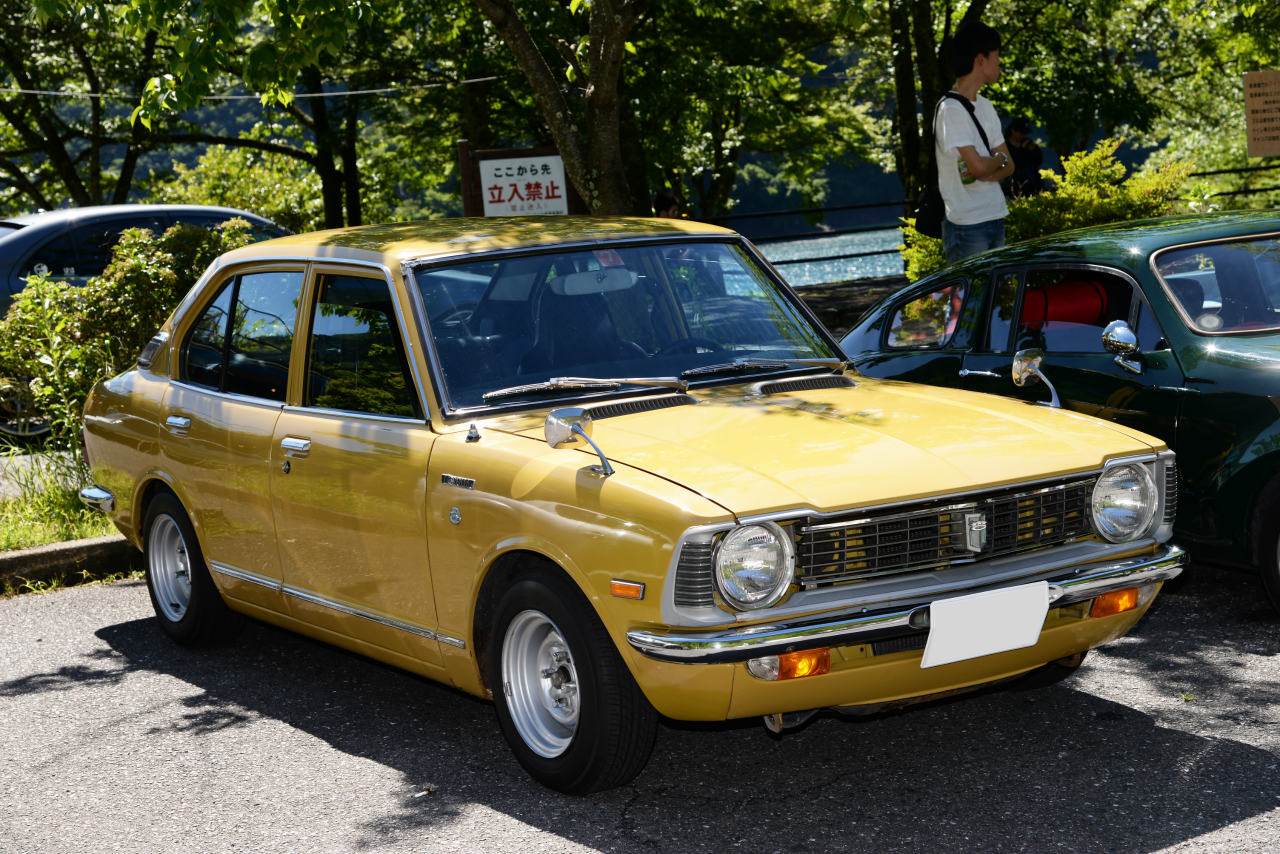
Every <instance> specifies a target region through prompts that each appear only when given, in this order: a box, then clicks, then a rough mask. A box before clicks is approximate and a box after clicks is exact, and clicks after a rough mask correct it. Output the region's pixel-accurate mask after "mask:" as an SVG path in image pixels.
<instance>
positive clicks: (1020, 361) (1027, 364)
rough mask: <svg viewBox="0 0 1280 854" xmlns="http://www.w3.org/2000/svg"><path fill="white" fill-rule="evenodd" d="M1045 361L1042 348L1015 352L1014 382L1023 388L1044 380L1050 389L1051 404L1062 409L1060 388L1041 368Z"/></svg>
mask: <svg viewBox="0 0 1280 854" xmlns="http://www.w3.org/2000/svg"><path fill="white" fill-rule="evenodd" d="M1043 361H1044V351H1043V350H1040V349H1029V350H1019V351H1018V352H1016V353H1014V354H1013V384H1014V385H1016V386H1017V387H1018V388H1022V387H1023V386H1025V385H1027V384H1028V383H1034V382H1035V381H1036V380H1042V381H1044V384H1045V386H1046V387H1048V389H1049V403H1048V405H1049V406H1052V407H1055V408H1058V409H1061V408H1062V401H1060V400H1059V399H1058V390H1057V389H1056V388H1054V387H1053V383H1051V382H1049V378H1048V377H1046V376H1045V375H1044V372H1043V371H1041V370H1040V363H1041V362H1043Z"/></svg>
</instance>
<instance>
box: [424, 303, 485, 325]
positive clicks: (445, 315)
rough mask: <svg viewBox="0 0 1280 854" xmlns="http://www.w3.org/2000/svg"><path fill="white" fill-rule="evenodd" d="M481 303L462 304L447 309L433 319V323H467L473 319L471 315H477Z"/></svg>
mask: <svg viewBox="0 0 1280 854" xmlns="http://www.w3.org/2000/svg"><path fill="white" fill-rule="evenodd" d="M477 305H479V303H474V302H460V303H455V304H454V305H452V306H450V307H449V308H446V309H445V310H444V311H442V312H440V313H439V314H437V315H436V316H435V317H433V318H431V320H430V322H431V323H440V324H445V323H466V322H467V321H468V320H470V319H471V315H472V314H474V313H475V310H476V306H477Z"/></svg>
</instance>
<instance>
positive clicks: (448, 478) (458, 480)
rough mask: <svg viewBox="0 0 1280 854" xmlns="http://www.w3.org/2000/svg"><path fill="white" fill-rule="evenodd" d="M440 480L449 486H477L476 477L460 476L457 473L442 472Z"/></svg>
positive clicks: (470, 487)
mask: <svg viewBox="0 0 1280 854" xmlns="http://www.w3.org/2000/svg"><path fill="white" fill-rule="evenodd" d="M440 482H441V483H443V484H446V485H448V486H459V487H462V488H463V489H475V488H476V481H475V478H470V477H458V476H457V475H456V474H442V475H440Z"/></svg>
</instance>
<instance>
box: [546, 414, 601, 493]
mask: <svg viewBox="0 0 1280 854" xmlns="http://www.w3.org/2000/svg"><path fill="white" fill-rule="evenodd" d="M542 434H543V435H544V436H545V437H546V439H547V444H548V445H550V446H551V447H553V448H557V449H558V448H576V447H579V446H580V445H584V444H585V445H590V446H591V449H592V450H593V451H595V452H596V456H598V457H599V458H600V465H598V466H592V467H591V469H592V471H594V472H596V473H597V474H601V475H604V476H605V477H608V476H609V475H611V474H613V466H611V465H609V460H608V458H606V457H605V455H604V452H603V451H601V450H600V446H599V445H597V444H596V443H595V442H593V441H591V413H590V412H589V411H587V410H586V409H583V408H582V407H579V406H566V407H562V408H560V409H553V410H551V411H550V412H548V413H547V421H546V423H545V424H544V425H543V428H542Z"/></svg>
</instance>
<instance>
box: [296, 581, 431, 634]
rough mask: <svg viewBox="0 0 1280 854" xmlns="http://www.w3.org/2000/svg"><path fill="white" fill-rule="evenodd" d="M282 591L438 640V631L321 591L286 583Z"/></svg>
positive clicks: (333, 609) (336, 609)
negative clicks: (350, 603)
mask: <svg viewBox="0 0 1280 854" xmlns="http://www.w3.org/2000/svg"><path fill="white" fill-rule="evenodd" d="M281 592H282V593H284V595H286V596H292V597H293V598H295V599H301V600H302V601H303V602H309V603H311V604H312V605H319V606H320V607H322V608H328V609H330V610H332V611H337V612H338V613H340V614H347V615H349V616H352V617H359V618H360V619H362V620H368V621H369V622H371V623H377V624H378V625H380V626H387V627H388V628H392V629H399V630H400V631H402V632H409V633H410V634H414V635H417V636H418V637H422V638H426V639H427V640H438V638H437V636H436V633H435V632H433V631H431V630H430V629H424V628H422V627H421V626H417V625H414V624H413V623H406V622H405V621H403V620H397V619H395V618H393V617H387V616H385V615H383V614H377V613H374V612H373V611H366V610H364V609H363V608H356V607H355V606H353V605H347V604H346V603H343V602H338V601H336V600H334V599H330V598H329V597H328V596H321V595H320V594H319V593H312V592H311V591H310V590H305V589H303V588H301V587H294V586H292V585H289V584H285V585H283V586H282V588H281Z"/></svg>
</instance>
